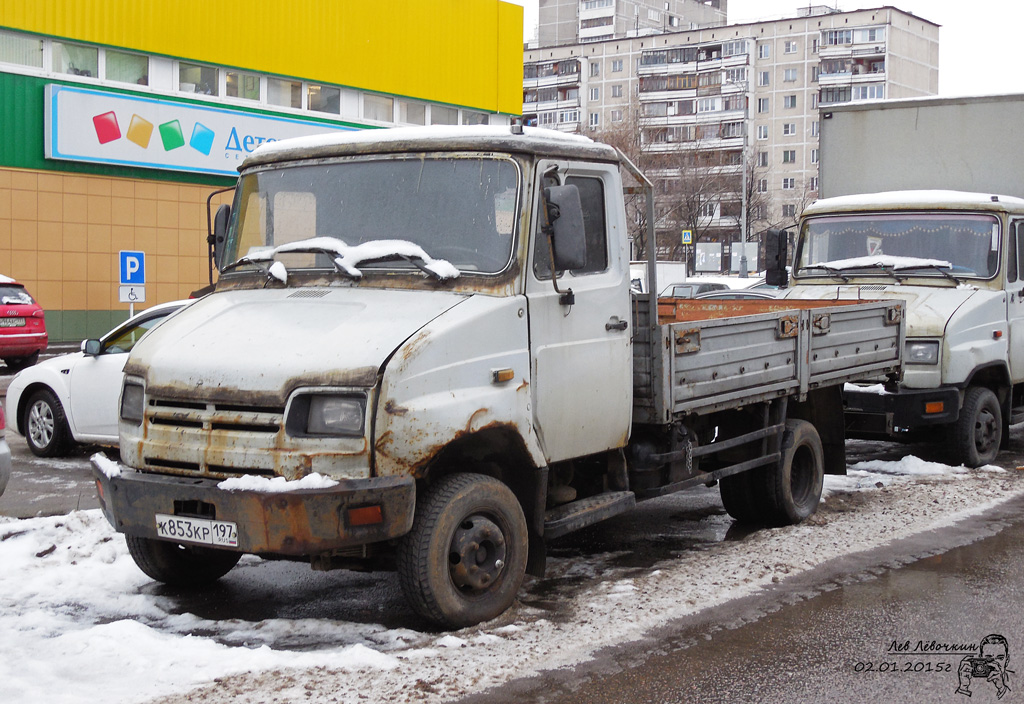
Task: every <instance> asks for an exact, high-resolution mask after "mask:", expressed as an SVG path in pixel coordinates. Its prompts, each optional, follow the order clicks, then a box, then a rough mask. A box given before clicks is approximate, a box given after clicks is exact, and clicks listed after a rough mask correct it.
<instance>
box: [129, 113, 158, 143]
mask: <svg viewBox="0 0 1024 704" xmlns="http://www.w3.org/2000/svg"><path fill="white" fill-rule="evenodd" d="M152 136H153V123H152V122H150V121H149V120H147V119H145V118H142V117H139V116H138V115H132V121H131V123H130V124H129V125H128V139H129V140H130V141H132V142H135V143H136V144H138V145H139V146H140V147H142V148H143V149H145V148H146V147H148V146H149V140H150V138H151V137H152Z"/></svg>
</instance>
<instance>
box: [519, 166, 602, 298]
mask: <svg viewBox="0 0 1024 704" xmlns="http://www.w3.org/2000/svg"><path fill="white" fill-rule="evenodd" d="M545 185H548V184H545ZM555 185H557V184H555ZM565 185H566V186H576V188H577V189H578V190H579V192H580V205H582V206H583V229H584V232H585V233H586V239H587V263H586V264H585V265H583V266H582V267H580V268H579V269H573V270H572V274H574V275H580V274H591V273H595V272H599V271H605V270H607V269H608V232H607V230H608V228H607V226H606V219H605V197H604V183H603V182H602V181H601V179H599V178H593V177H590V176H586V177H584V176H569V177H567V178H566V179H565ZM533 261H534V265H533V268H534V273H535V274H536V275H537V278H539V279H548V278H550V277H551V256H550V254H549V253H548V243H547V239H546V238H544V236H543V235H540V234H539V233H538V236H537V240H536V242H535V244H534V258H533Z"/></svg>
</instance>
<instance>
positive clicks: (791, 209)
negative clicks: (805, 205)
mask: <svg viewBox="0 0 1024 704" xmlns="http://www.w3.org/2000/svg"><path fill="white" fill-rule="evenodd" d="M782 217H784V218H795V217H796V206H795V205H793V204H792V203H785V204H784V205H783V206H782Z"/></svg>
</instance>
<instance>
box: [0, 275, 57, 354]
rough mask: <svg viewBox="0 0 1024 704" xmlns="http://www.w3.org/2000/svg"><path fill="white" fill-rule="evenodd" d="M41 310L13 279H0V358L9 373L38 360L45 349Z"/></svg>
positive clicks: (44, 330)
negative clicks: (9, 370) (9, 369)
mask: <svg viewBox="0 0 1024 704" xmlns="http://www.w3.org/2000/svg"><path fill="white" fill-rule="evenodd" d="M47 341H48V338H47V335H46V318H45V317H44V313H43V309H42V308H41V307H40V306H39V304H38V303H36V302H35V300H34V299H33V298H32V296H30V295H28V291H26V290H25V287H24V286H22V285H21V284H19V283H18V282H17V281H15V280H14V279H11V278H8V277H6V276H0V358H2V359H3V360H4V363H5V364H6V365H7V366H8V367H10V368H11V369H13V370H18V369H24V368H25V367H28V366H31V365H33V364H35V363H36V362H37V361H38V360H39V353H40V352H42V351H43V350H45V349H46V343H47Z"/></svg>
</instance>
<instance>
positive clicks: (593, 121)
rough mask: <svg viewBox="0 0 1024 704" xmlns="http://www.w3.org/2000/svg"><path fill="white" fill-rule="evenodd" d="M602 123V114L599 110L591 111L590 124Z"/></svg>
mask: <svg viewBox="0 0 1024 704" xmlns="http://www.w3.org/2000/svg"><path fill="white" fill-rule="evenodd" d="M600 124H601V114H600V113H597V112H592V113H590V126H591V127H597V126H598V125H600Z"/></svg>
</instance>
